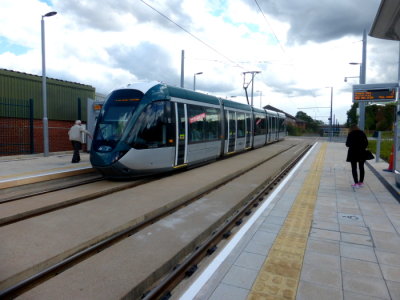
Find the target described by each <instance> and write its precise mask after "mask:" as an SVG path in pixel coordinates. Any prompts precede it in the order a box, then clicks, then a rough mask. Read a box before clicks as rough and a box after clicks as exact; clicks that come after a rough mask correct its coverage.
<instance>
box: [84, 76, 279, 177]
mask: <svg viewBox="0 0 400 300" xmlns="http://www.w3.org/2000/svg"><path fill="white" fill-rule="evenodd" d="M285 132H286V130H285V126H284V114H282V113H277V112H273V111H266V110H261V109H256V108H254V107H251V106H249V105H245V104H241V103H237V102H233V101H229V100H225V99H220V98H217V97H214V96H210V95H205V94H202V93H197V92H194V91H190V90H186V89H182V88H177V87H172V86H168V85H165V84H162V83H155V82H151V83H138V84H134V85H129V86H128V87H126V88H122V89H117V90H114V91H113V92H111V93H110V94H109V95H108V97H107V99H106V102H105V104H104V105H103V108H102V110H101V112H100V115H99V117H98V120H97V124H96V128H95V132H94V137H93V142H92V147H91V152H90V161H91V163H92V165H93V167H94V168H96V169H97V170H99V171H100V172H101V173H102V174H103V175H104V176H106V177H112V178H125V177H139V176H145V175H150V174H156V173H160V172H167V171H172V170H174V169H179V168H184V167H190V166H194V165H197V164H202V163H205V162H208V161H213V160H216V159H217V158H219V157H222V156H227V155H231V154H233V153H239V152H242V151H245V150H248V149H252V148H257V147H261V146H264V145H266V144H268V143H271V142H275V141H278V140H281V139H283V138H284V135H285Z"/></svg>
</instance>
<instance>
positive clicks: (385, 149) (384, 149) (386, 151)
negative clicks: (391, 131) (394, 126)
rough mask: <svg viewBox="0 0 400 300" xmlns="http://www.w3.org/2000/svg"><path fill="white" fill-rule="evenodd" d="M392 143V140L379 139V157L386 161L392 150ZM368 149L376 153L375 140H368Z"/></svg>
mask: <svg viewBox="0 0 400 300" xmlns="http://www.w3.org/2000/svg"><path fill="white" fill-rule="evenodd" d="M392 145H393V140H385V141H381V155H380V157H381V158H382V159H383V160H385V161H387V162H388V161H389V157H390V153H391V152H392ZM368 149H369V150H371V152H373V153H376V140H369V141H368Z"/></svg>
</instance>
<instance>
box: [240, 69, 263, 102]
mask: <svg viewBox="0 0 400 300" xmlns="http://www.w3.org/2000/svg"><path fill="white" fill-rule="evenodd" d="M258 73H261V71H248V72H243V88H244V91H245V93H246V99H247V104H249V105H251V106H253V93H254V77H255V75H256V74H258ZM246 74H251V79H250V81H249V82H248V83H246ZM250 84H251V104H250V102H249V96H248V94H247V88H248V87H249V85H250Z"/></svg>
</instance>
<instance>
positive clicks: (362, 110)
mask: <svg viewBox="0 0 400 300" xmlns="http://www.w3.org/2000/svg"><path fill="white" fill-rule="evenodd" d="M366 70H367V31H366V30H365V29H364V31H363V48H362V62H361V65H360V84H365V81H366V80H365V79H366ZM359 108H360V119H359V120H358V127H359V128H360V129H361V130H364V129H365V102H364V101H360V102H359Z"/></svg>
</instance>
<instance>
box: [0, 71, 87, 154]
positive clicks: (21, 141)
mask: <svg viewBox="0 0 400 300" xmlns="http://www.w3.org/2000/svg"><path fill="white" fill-rule="evenodd" d="M46 81H47V117H48V120H49V147H50V151H51V152H55V151H65V150H71V145H70V142H69V140H68V134H67V133H68V130H69V128H70V127H71V126H72V124H73V122H74V121H75V120H77V119H81V120H83V121H86V118H87V99H88V98H90V99H95V88H94V87H92V86H90V85H85V84H80V83H75V82H68V81H63V80H57V79H53V78H48V77H47V79H46ZM29 99H33V101H31V103H33V104H32V107H29V108H28V106H29ZM25 107H27V108H26V109H25ZM31 108H32V110H31ZM42 119H43V101H42V77H41V76H37V75H32V74H27V73H21V72H16V71H11V70H6V69H0V155H10V154H21V153H38V152H39V153H40V152H43V124H42ZM27 120H29V121H27ZM25 129H26V130H25Z"/></svg>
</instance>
